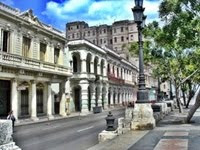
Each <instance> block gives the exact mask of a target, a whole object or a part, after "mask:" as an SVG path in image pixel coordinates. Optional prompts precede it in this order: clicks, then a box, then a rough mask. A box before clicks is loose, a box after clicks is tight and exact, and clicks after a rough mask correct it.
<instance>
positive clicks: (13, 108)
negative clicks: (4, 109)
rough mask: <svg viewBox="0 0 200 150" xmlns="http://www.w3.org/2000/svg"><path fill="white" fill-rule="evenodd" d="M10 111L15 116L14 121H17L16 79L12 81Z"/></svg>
mask: <svg viewBox="0 0 200 150" xmlns="http://www.w3.org/2000/svg"><path fill="white" fill-rule="evenodd" d="M11 92H12V95H11V98H12V111H13V115H14V116H15V118H16V120H18V97H17V81H16V79H13V80H12V90H11Z"/></svg>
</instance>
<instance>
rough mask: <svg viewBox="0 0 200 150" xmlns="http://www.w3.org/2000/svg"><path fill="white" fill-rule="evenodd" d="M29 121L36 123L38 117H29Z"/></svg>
mask: <svg viewBox="0 0 200 150" xmlns="http://www.w3.org/2000/svg"><path fill="white" fill-rule="evenodd" d="M31 120H33V121H38V120H39V119H38V117H31Z"/></svg>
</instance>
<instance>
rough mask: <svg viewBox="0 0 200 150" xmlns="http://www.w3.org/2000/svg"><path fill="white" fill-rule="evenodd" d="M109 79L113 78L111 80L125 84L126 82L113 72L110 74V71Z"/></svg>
mask: <svg viewBox="0 0 200 150" xmlns="http://www.w3.org/2000/svg"><path fill="white" fill-rule="evenodd" d="M108 80H111V81H113V82H115V83H118V84H124V83H125V82H124V80H123V79H120V78H117V77H115V76H114V75H113V74H110V73H108Z"/></svg>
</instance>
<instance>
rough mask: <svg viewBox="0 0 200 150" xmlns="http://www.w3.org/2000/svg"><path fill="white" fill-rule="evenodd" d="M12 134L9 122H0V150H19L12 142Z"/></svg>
mask: <svg viewBox="0 0 200 150" xmlns="http://www.w3.org/2000/svg"><path fill="white" fill-rule="evenodd" d="M12 134H13V129H12V122H11V120H0V150H20V148H19V147H18V146H16V145H15V143H14V142H13V138H12Z"/></svg>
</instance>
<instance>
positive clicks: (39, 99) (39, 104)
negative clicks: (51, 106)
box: [36, 83, 44, 114]
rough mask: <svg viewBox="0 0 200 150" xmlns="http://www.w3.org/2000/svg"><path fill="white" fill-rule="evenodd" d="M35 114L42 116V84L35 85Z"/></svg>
mask: <svg viewBox="0 0 200 150" xmlns="http://www.w3.org/2000/svg"><path fill="white" fill-rule="evenodd" d="M36 94H37V96H36V97H37V114H42V113H44V111H43V108H44V86H43V84H41V83H39V84H37V91H36Z"/></svg>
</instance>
